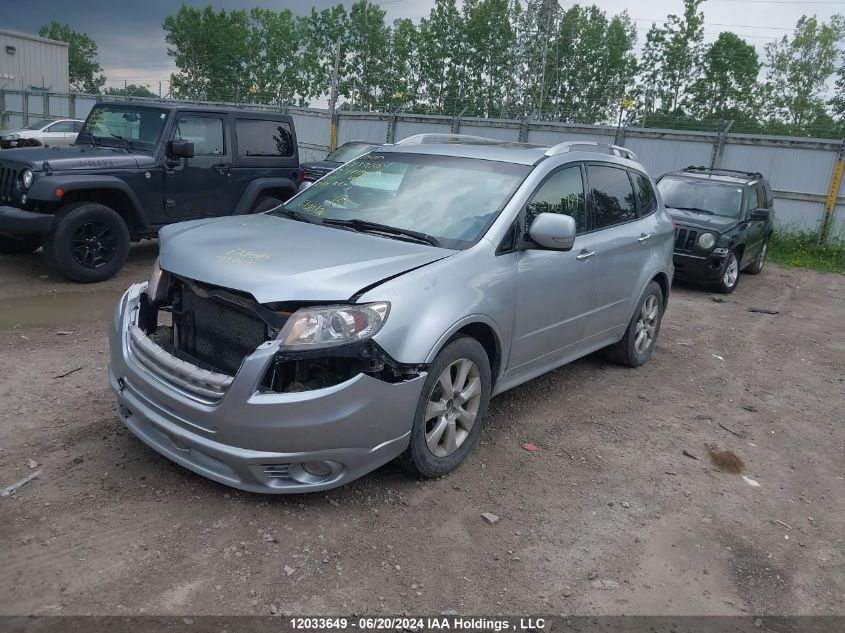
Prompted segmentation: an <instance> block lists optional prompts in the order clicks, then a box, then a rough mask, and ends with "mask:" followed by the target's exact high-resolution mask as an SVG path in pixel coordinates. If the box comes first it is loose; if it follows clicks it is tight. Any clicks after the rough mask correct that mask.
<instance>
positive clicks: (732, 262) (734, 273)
mask: <svg viewBox="0 0 845 633" xmlns="http://www.w3.org/2000/svg"><path fill="white" fill-rule="evenodd" d="M738 277H739V262H737V261H736V255H734V254H733V253H731V254H730V259H729V260H728V265H727V266H726V267H725V274H724V275H723V276H722V282H723V283H724V285H725V287H726V288H733V287H734V286H735V285H736V280H737V278H738Z"/></svg>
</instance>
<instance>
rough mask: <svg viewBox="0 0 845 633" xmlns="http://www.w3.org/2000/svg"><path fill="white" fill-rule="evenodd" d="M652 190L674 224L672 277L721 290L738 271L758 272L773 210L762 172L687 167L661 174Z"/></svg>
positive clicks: (729, 289)
mask: <svg viewBox="0 0 845 633" xmlns="http://www.w3.org/2000/svg"><path fill="white" fill-rule="evenodd" d="M657 188H658V189H659V190H660V194H661V195H662V197H663V202H664V204H665V205H666V209H667V210H668V211H669V213H670V214H671V216H672V218H673V219H674V220H675V222H676V223H677V229H676V232H675V256H674V263H675V278H676V279H684V280H687V281H701V282H707V283H712V284H713V285H715V286H716V287H717V289H718V290H719V291H720V292H723V293H726V294H727V293H730V292H733V291H734V289H735V288H736V286H737V284H738V283H739V273H740V271H745V272H748V273H751V274H752V275H757V274H759V273H760V272H761V271H762V270H763V264H764V263H765V262H766V251H767V249H768V245H769V238H770V237H771V235H772V227H773V222H774V217H775V210H774V206H773V201H772V188H771V186H769V182H768V181H767V180H766V179H765V178H764V177H763V175H762V174H760V173H757V172H745V171H735V170H732V169H710V168H707V167H687V168H686V169H684V170H682V171H678V172H671V173H668V174H664V175H663V176H661V177H660V179H659V180H658V181H657Z"/></svg>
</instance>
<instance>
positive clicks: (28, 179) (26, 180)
mask: <svg viewBox="0 0 845 633" xmlns="http://www.w3.org/2000/svg"><path fill="white" fill-rule="evenodd" d="M21 182H22V183H23V188H24V189H29V188H30V187H31V186H32V170H31V169H29V168H27V169H24V170H23V171H22V172H21Z"/></svg>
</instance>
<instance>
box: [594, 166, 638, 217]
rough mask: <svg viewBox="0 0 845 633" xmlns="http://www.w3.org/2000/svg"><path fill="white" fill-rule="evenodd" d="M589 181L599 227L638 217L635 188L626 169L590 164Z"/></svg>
mask: <svg viewBox="0 0 845 633" xmlns="http://www.w3.org/2000/svg"><path fill="white" fill-rule="evenodd" d="M587 181H588V182H589V183H590V196H591V198H592V200H593V209H594V211H595V218H596V228H597V229H601V228H605V227H608V226H613V225H614V224H621V223H622V222H628V221H630V220H634V219H636V217H637V210H636V204H635V203H634V190H633V188H632V187H631V180H630V179H629V178H628V172H627V171H626V170H625V169H620V168H618V167H610V166H605V165H588V166H587Z"/></svg>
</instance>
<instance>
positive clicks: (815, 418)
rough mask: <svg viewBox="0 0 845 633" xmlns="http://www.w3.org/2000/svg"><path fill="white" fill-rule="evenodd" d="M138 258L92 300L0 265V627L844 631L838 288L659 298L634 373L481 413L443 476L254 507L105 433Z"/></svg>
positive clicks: (385, 479) (145, 251)
mask: <svg viewBox="0 0 845 633" xmlns="http://www.w3.org/2000/svg"><path fill="white" fill-rule="evenodd" d="M155 254H156V245H155V243H146V244H141V245H138V246H136V247H134V248H133V254H132V256H131V257H130V260H129V263H128V267H127V269H125V270H124V271H123V272H122V273H121V275H120V276H119V278H117V279H114V280H111V281H110V282H107V283H105V284H100V285H97V286H77V285H73V284H68V283H65V282H63V281H60V280H59V279H58V278H57V275H56V274H55V273H53V272H51V271H50V270H48V269H47V268H46V266H45V264H44V262H43V260H42V258H41V257H40V255H38V254H36V255H33V256H31V257H15V258H12V257H0V403H2V408H0V487H3V486H7V485H9V484H11V483H13V482H15V481H17V480H19V479H21V478H23V477H25V476H26V475H27V474H30V473H32V472H34V470H39V471H40V473H41V474H40V476H39V477H38V478H37V479H35V480H33V481H32V482H30V483H29V484H27V485H25V486H23V487H22V488H21V489H20V490H19V491H18V492H17V493H15V494H14V495H13V496H11V497H3V498H0V543H2V548H0V569H2V570H3V571H2V573H0V613H2V614H6V615H9V614H17V615H22V614H116V615H123V614H126V615H129V614H153V613H155V614H219V615H222V614H270V613H271V612H273V613H279V614H287V613H289V612H290V613H297V614H327V613H333V614H338V613H344V614H350V613H355V614H362V613H368V614H379V613H390V614H397V613H414V614H420V613H440V612H441V611H444V610H455V611H459V612H461V613H466V614H491V613H512V614H519V613H541V612H544V613H549V614H559V613H566V614H573V613H577V614H623V613H624V614H656V613H661V614H740V613H746V612H751V613H759V614H796V613H798V614H820V615H828V614H834V613H836V614H845V558H844V557H845V479H843V477H845V425H843V410H845V407H843V405H845V382H843V376H845V336H843V333H842V327H843V323H845V276H841V275H820V274H815V273H812V272H807V271H801V270H792V269H784V268H777V267H775V266H773V265H769V266H768V267H767V269H766V271H765V272H764V273H763V275H761V276H760V277H756V278H755V277H751V276H745V277H743V278H742V280H741V283H740V286H739V289H738V290H737V292H736V293H735V294H734V295H731V296H728V297H726V298H725V301H724V303H716V302H714V301H712V300H711V298H712V297H713V296H714V295H712V294H711V293H710V292H708V291H706V290H700V289H695V288H690V287H685V286H679V285H677V284H676V285H675V287H674V289H673V295H672V297H671V301H670V307H669V311H668V313H667V315H666V318H665V321H664V325H663V330H662V332H661V337H660V340H659V342H658V348H657V350H656V352H655V355H654V356H653V358H652V360H651V361H650V362H649V363H648V364H647V365H646V366H645V367H643V368H641V369H639V370H630V369H623V368H620V367H616V366H613V365H610V364H607V363H605V362H604V361H603V360H602V359H601V358H599V357H596V356H594V357H589V358H586V359H583V360H581V361H579V362H576V363H574V364H572V365H570V366H568V367H565V368H563V369H560V370H558V371H556V372H554V373H552V374H549V375H546V376H543V377H541V378H539V379H537V380H534V381H532V382H530V383H528V384H526V385H524V386H522V387H520V388H517V389H514V390H513V391H511V392H508V393H506V394H504V395H502V396H500V397H498V398H496V399H495V400H494V401H493V403H492V404H491V413H490V416H489V419H488V421H487V426H486V428H485V430H484V432H483V434H482V437H481V441H480V444H479V445H478V446H477V447H476V449H475V450H474V451H473V453H472V454H471V455H470V458H469V460H468V461H467V463H465V464H464V465H463V466H462V467H461V468H460V469H459V470H458V471H456V472H455V473H453V474H452V475H451V476H449V477H446V478H443V479H439V480H434V481H416V480H413V479H409V478H408V477H407V476H406V475H405V474H404V473H403V472H402V471H400V470H399V469H398V468H397V467H395V466H394V465H388V466H386V467H384V468H382V469H381V470H379V471H377V472H375V473H373V474H371V475H369V476H367V477H365V478H363V479H362V480H359V481H357V482H355V483H353V484H351V485H349V486H346V487H345V488H342V489H339V490H334V491H331V492H328V493H323V494H314V495H311V496H301V497H270V496H267V497H262V496H259V495H254V494H247V493H242V492H238V491H235V490H231V489H228V488H225V487H223V486H221V485H218V484H215V483H213V482H210V481H207V480H205V479H203V478H201V477H200V476H198V475H194V474H192V473H190V472H188V471H186V470H184V469H182V468H181V467H179V466H176V465H174V464H172V463H170V462H169V461H167V460H166V459H164V458H163V457H160V456H159V455H157V454H156V453H154V452H153V451H151V450H149V449H147V448H146V447H145V446H144V445H143V444H142V443H141V442H140V441H138V440H136V439H135V438H134V437H133V436H132V435H131V434H130V433H129V432H128V431H126V430H124V429H123V428H122V427H121V426H120V425H119V424H118V423H117V421H116V418H115V415H114V405H113V401H112V397H111V394H110V392H109V390H108V388H107V381H106V363H107V351H106V346H107V343H106V337H105V329H106V321H107V319H108V318H109V316H110V314H109V305H110V304H111V303H112V302H113V300H114V299H116V298H117V296H118V293H119V291H120V290H121V289H122V288H123V287H125V286H126V285H127V284H128V283H129V282H130V281H131V280H134V279H142V278H144V277H146V275H147V271H148V270H149V266H150V264H151V263H152V261H153V259H154V257H155ZM45 275H46V277H45ZM81 293H88V294H86V295H81ZM36 295H38V296H37V297H35V298H32V297H34V296H36ZM748 308H766V309H770V310H776V311H778V314H775V315H770V314H760V313H752V312H749V311H748ZM33 324H37V325H39V326H40V327H33ZM77 368H79V369H78V370H76V369H77ZM72 370H76V371H72ZM71 371H72V373H68V374H67V375H65V376H64V377H59V376H61V375H62V374H65V373H67V372H71ZM526 442H532V443H534V444H536V445H537V447H538V449H537V450H536V451H535V452H528V451H526V450H524V449H523V447H522V445H523V444H524V443H526ZM708 446H710V447H711V450H714V451H717V450H718V451H720V450H730V451H733V452H734V453H735V454H736V456H738V457H739V458H740V459H741V461H742V462H744V470H743V471H742V473H741V474H733V473H730V472H724V471H721V470H719V469H718V468H717V467H716V466H715V465H714V464H713V463H712V462H711V460H710V459H709V457H708ZM714 447H718V448H714ZM684 451H686V452H688V453H689V454H691V455H694V456H695V457H696V458H697V459H693V458H692V457H687V456H685V455H684V454H683V452H684ZM30 460H32V461H30ZM33 462H37V466H35V467H34V468H30V466H32V465H33ZM743 475H744V476H746V477H747V478H750V479H751V480H754V481H756V482H758V483H759V487H754V486H752V485H751V484H750V483H747V481H746V480H745V479H743ZM482 512H489V513H493V514H495V515H497V516H498V517H499V520H498V521H497V522H495V523H494V524H492V525H491V524H489V523H488V522H487V521H485V520H484V519H483V518H482V517H481V513H482Z"/></svg>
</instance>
